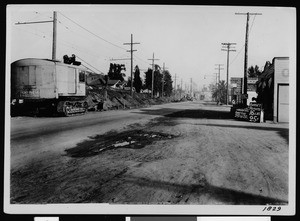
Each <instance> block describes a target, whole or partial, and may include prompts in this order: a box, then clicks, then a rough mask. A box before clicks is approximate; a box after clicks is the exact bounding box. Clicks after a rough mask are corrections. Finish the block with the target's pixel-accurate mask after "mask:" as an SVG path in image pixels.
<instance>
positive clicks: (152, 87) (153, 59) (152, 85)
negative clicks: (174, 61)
mask: <svg viewBox="0 0 300 221" xmlns="http://www.w3.org/2000/svg"><path fill="white" fill-rule="evenodd" d="M148 60H152V84H151V98H153V89H154V61H157V60H159V59H155V58H154V53H153V57H152V59H148Z"/></svg>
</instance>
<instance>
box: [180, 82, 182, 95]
mask: <svg viewBox="0 0 300 221" xmlns="http://www.w3.org/2000/svg"><path fill="white" fill-rule="evenodd" d="M181 92H182V78H181V81H180V99H181Z"/></svg>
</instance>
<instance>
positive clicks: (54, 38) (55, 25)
mask: <svg viewBox="0 0 300 221" xmlns="http://www.w3.org/2000/svg"><path fill="white" fill-rule="evenodd" d="M49 22H53V39H52V60H56V45H57V12H56V11H54V12H53V20H50V21H35V22H18V23H15V24H16V25H29V24H37V23H49Z"/></svg>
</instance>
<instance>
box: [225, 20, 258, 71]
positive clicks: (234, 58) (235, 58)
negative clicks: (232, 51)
mask: <svg viewBox="0 0 300 221" xmlns="http://www.w3.org/2000/svg"><path fill="white" fill-rule="evenodd" d="M255 17H256V15H254V18H253V20H252V23H251V26H250V30H249V35H250V32H251V30H252V27H253V24H254V20H255ZM244 48H245V44H244V45H243V47H242V48H241V50H240V51H239V52H238V53H237V55H236V56H235V57H234V59H233V60H232V61H231V62H230V65H231V64H232V63H233V62H234V61H235V60H236V58H237V57H238V56H239V54H240V53H241V51H242V50H243V49H244Z"/></svg>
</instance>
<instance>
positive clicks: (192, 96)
mask: <svg viewBox="0 0 300 221" xmlns="http://www.w3.org/2000/svg"><path fill="white" fill-rule="evenodd" d="M191 97H193V78H191Z"/></svg>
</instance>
